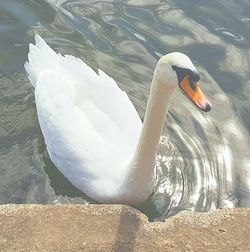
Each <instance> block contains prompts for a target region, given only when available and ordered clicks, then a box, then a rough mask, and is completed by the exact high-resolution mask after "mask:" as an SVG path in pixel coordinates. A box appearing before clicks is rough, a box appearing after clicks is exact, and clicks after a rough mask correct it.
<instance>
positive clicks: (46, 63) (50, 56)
mask: <svg viewBox="0 0 250 252" xmlns="http://www.w3.org/2000/svg"><path fill="white" fill-rule="evenodd" d="M35 42H36V43H35V45H33V44H29V54H28V61H26V62H25V64H24V68H25V70H26V72H27V73H28V78H29V80H30V82H31V83H32V85H33V86H34V87H35V86H36V82H37V78H38V76H39V74H40V73H41V72H42V71H43V70H45V69H48V68H51V67H55V66H56V65H57V63H59V61H60V58H61V57H62V56H61V55H60V54H57V53H56V52H55V51H54V50H53V49H51V48H50V47H49V46H48V45H47V43H46V42H45V41H44V40H43V39H42V38H41V37H40V36H39V35H36V36H35Z"/></svg>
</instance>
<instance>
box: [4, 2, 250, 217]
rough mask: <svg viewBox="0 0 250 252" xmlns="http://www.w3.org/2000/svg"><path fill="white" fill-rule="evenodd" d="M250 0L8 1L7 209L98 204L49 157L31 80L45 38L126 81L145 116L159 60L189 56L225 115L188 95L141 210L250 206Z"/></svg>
mask: <svg viewBox="0 0 250 252" xmlns="http://www.w3.org/2000/svg"><path fill="white" fill-rule="evenodd" d="M249 13H250V2H249V1H247V0H243V1H240V2H239V1H236V0H235V1H226V0H222V1H207V0H204V1H200V2H199V3H197V1H194V0H190V1H181V0H175V1H170V0H169V1H150V0H144V1H129V0H128V1H93V0H88V1H84V2H83V1H80V0H78V1H77V0H47V1H46V0H39V1H38V0H33V1H25V0H20V1H14V0H8V1H4V0H0V35H1V40H0V49H1V57H0V85H1V89H0V97H1V99H0V103H1V106H0V118H1V120H0V143H1V145H0V151H1V159H0V175H1V178H2V179H1V181H0V203H52V204H60V203H87V202H91V200H90V199H88V198H87V197H86V196H85V195H84V194H83V193H81V192H79V191H78V190H77V189H75V188H74V187H73V186H72V185H71V184H70V183H69V182H68V181H67V180H66V179H65V178H64V177H63V176H62V175H61V174H60V173H59V172H58V171H57V169H56V168H55V167H54V166H53V164H52V163H51V161H50V160H49V158H48V154H47V152H46V149H45V145H44V142H43V137H42V134H41V132H40V128H39V125H38V121H37V118H36V111H35V103H34V95H33V90H32V87H31V85H30V83H29V82H28V80H27V77H26V75H25V73H24V68H23V63H24V62H25V60H26V57H27V51H28V47H27V45H28V43H29V42H33V37H34V34H35V33H39V34H40V35H42V36H43V37H44V39H46V41H48V43H49V44H50V45H51V46H52V47H53V48H54V49H56V50H57V51H58V52H60V53H62V54H73V55H76V56H78V57H80V58H82V59H83V60H84V61H86V62H87V63H88V64H89V65H91V66H92V67H94V68H101V69H103V70H104V71H106V72H107V73H108V74H109V75H111V76H112V77H113V78H114V79H116V80H117V82H118V83H119V85H120V87H121V88H122V89H124V90H126V91H127V92H128V94H129V96H130V98H131V99H132V101H133V102H134V104H135V106H136V108H137V110H138V112H139V114H140V116H141V118H143V117H144V113H145V106H146V101H147V96H148V90H149V85H150V81H151V77H152V74H153V69H154V67H155V64H156V62H157V60H158V58H159V57H160V56H161V55H163V54H166V53H168V52H172V51H181V52H184V53H186V54H188V55H189V56H190V57H191V58H192V60H193V61H194V62H195V64H196V66H197V68H198V69H199V71H200V72H201V76H202V78H201V86H202V88H203V89H204V91H205V92H206V94H207V96H208V97H209V98H210V100H211V101H212V104H213V109H212V111H211V112H210V113H208V114H206V113H203V112H200V111H199V110H198V109H197V108H196V107H194V106H193V104H191V103H190V102H189V101H188V100H187V99H186V97H184V95H183V94H182V93H181V92H180V91H177V92H176V93H175V95H174V97H173V99H172V104H171V108H170V112H169V114H168V115H167V124H166V126H165V129H164V134H163V137H162V139H161V143H160V144H159V155H158V157H157V162H156V166H157V180H156V182H155V191H154V194H153V195H152V198H151V199H150V200H149V201H148V202H146V203H145V204H144V205H143V206H142V207H141V209H142V210H143V211H144V212H146V213H147V214H148V215H149V216H150V217H151V218H152V219H164V218H165V217H166V216H170V215H172V214H175V213H176V212H178V211H180V210H182V209H189V210H195V211H209V210H211V209H215V208H218V207H236V206H250V196H249V195H250V149H249V143H250V141H249V140H250V138H249V131H250V116H249V114H250V100H249V95H250V81H249V76H250V71H249V63H250V60H249V59H250V53H249V47H250V42H249V41H250V21H249V20H250V14H249Z"/></svg>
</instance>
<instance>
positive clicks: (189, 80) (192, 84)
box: [155, 52, 211, 112]
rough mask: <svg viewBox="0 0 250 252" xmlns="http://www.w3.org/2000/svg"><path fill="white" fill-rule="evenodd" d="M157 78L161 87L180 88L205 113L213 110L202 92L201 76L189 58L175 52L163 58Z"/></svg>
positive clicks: (158, 66)
mask: <svg viewBox="0 0 250 252" xmlns="http://www.w3.org/2000/svg"><path fill="white" fill-rule="evenodd" d="M155 71H156V72H155V76H156V78H157V80H158V82H159V83H161V86H163V87H166V88H176V87H178V88H180V89H181V90H183V91H184V93H185V94H186V95H187V96H188V97H189V98H190V99H191V100H192V101H193V102H194V103H195V104H196V105H197V106H198V107H199V108H200V109H202V110H203V111H205V112H208V111H209V110H210V109H211V103H210V101H209V100H208V98H207V97H206V96H205V95H204V94H203V92H202V91H201V89H200V87H199V84H198V81H199V79H200V75H199V73H198V71H197V69H196V68H195V66H194V65H193V63H192V61H191V60H190V59H189V57H188V56H187V55H185V54H183V53H179V52H174V53H169V54H167V55H165V56H163V57H162V58H161V59H160V60H159V62H158V64H157V67H156V70H155Z"/></svg>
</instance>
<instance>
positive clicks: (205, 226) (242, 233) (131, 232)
mask: <svg viewBox="0 0 250 252" xmlns="http://www.w3.org/2000/svg"><path fill="white" fill-rule="evenodd" d="M0 251H119V252H120V251H250V209H223V210H216V211H214V212H210V213H193V212H187V211H185V212H181V213H179V214H177V215H176V216H174V217H171V218H169V219H167V220H166V222H158V223H152V222H151V223H150V222H148V220H147V218H146V217H145V216H144V215H143V214H142V213H140V212H139V211H137V210H135V209H134V208H131V207H128V206H121V205H53V206H52V205H2V206H0Z"/></svg>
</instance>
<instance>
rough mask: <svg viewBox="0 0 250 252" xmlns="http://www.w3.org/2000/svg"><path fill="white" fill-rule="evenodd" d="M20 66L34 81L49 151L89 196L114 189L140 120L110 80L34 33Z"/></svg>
mask: <svg viewBox="0 0 250 252" xmlns="http://www.w3.org/2000/svg"><path fill="white" fill-rule="evenodd" d="M35 39H36V44H35V45H32V44H30V46H29V48H30V52H29V55H28V59H29V61H28V62H26V63H25V69H26V71H27V72H28V74H29V79H30V81H31V83H32V85H33V86H34V87H35V99H36V107H37V114H38V118H39V123H40V126H41V129H42V132H43V135H44V138H45V142H46V145H47V149H48V153H49V155H50V158H51V160H52V161H53V163H54V164H55V165H56V166H57V168H58V169H59V170H60V171H61V172H62V173H63V174H64V176H65V177H67V178H68V179H69V180H70V181H71V183H72V184H74V185H75V186H76V187H77V188H79V189H80V190H82V191H84V192H85V193H86V194H87V195H88V196H90V197H92V198H93V199H96V200H100V201H105V199H106V198H114V197H115V195H116V194H117V195H118V194H119V190H118V189H119V187H120V184H121V183H122V176H124V173H125V172H126V166H125V164H127V163H128V162H129V161H130V160H131V158H132V157H133V153H134V151H135V147H136V144H137V141H138V139H139V134H140V131H141V126H142V124H141V120H140V118H139V116H138V114H137V112H136V110H135V108H134V106H133V104H132V103H131V101H130V100H129V98H128V97H127V95H126V93H125V92H123V91H122V90H120V88H119V87H118V86H117V84H116V83H115V81H114V80H113V79H112V78H110V77H109V76H108V75H107V74H105V73H104V72H103V71H101V70H99V71H98V73H99V74H97V73H96V72H95V71H94V70H92V69H91V68H90V67H89V66H87V65H86V64H85V63H84V62H83V61H81V60H80V59H78V58H75V57H73V56H68V55H67V56H65V57H64V56H62V55H60V54H56V53H55V52H54V51H53V50H52V49H51V48H50V47H49V46H48V45H47V44H46V42H45V41H44V40H43V39H42V38H41V37H39V36H38V35H36V37H35Z"/></svg>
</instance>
